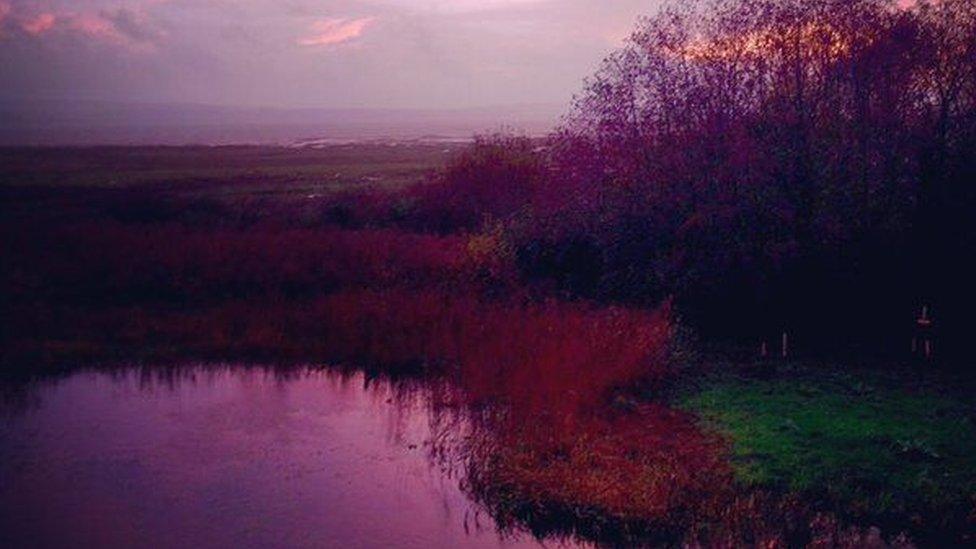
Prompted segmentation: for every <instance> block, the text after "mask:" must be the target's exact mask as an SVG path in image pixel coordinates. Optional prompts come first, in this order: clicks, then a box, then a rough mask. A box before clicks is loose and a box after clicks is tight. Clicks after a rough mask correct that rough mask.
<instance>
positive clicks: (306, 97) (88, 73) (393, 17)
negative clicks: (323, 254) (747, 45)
mask: <svg viewBox="0 0 976 549" xmlns="http://www.w3.org/2000/svg"><path fill="white" fill-rule="evenodd" d="M657 5H658V2H657V1H656V0H640V1H639V0H0V81H2V82H3V86H2V89H0V99H7V100H19V99H24V98H31V99H43V100H55V101H60V100H63V99H81V100H108V101H127V102H191V103H206V104H216V105H243V106H276V107H341V108H347V107H367V108H376V107H388V108H465V107H480V106H493V105H505V104H515V103H519V104H525V103H551V104H565V103H566V102H568V101H569V99H570V97H571V96H572V94H573V93H574V92H576V91H578V90H579V88H580V84H581V80H582V78H583V77H585V76H586V75H588V74H589V73H590V72H592V71H593V70H594V69H595V68H596V65H597V63H598V62H599V60H600V59H601V58H602V57H603V56H604V55H606V54H607V53H608V52H609V51H611V50H612V49H613V48H615V47H617V46H619V45H620V43H621V41H622V39H623V38H624V37H625V36H626V35H627V34H628V31H629V29H630V28H631V26H632V25H633V23H634V20H635V18H636V17H637V16H638V15H639V14H642V13H650V12H652V11H654V10H655V8H656V6H657Z"/></svg>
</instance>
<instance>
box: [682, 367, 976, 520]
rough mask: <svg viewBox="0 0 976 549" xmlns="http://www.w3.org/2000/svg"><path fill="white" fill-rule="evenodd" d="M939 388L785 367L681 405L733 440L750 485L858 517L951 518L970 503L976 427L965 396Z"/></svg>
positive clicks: (695, 395)
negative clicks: (767, 376) (795, 495)
mask: <svg viewBox="0 0 976 549" xmlns="http://www.w3.org/2000/svg"><path fill="white" fill-rule="evenodd" d="M944 393H945V391H938V390H936V389H934V388H932V386H927V387H911V386H909V385H907V384H905V383H904V382H895V381H893V379H892V378H891V377H884V376H878V375H875V374H846V373H841V372H838V371H826V372H825V371H819V370H814V369H811V368H801V367H791V368H782V369H781V370H780V371H779V372H778V374H777V375H776V376H774V377H773V378H771V379H749V378H742V377H736V376H731V375H725V376H715V377H712V378H708V379H706V380H705V381H704V382H703V383H702V384H701V385H700V386H699V389H698V390H696V391H689V392H687V393H686V394H685V395H684V396H683V397H681V399H680V405H681V407H683V408H685V409H687V410H690V411H692V412H695V413H697V414H698V415H699V417H700V418H701V420H702V422H703V423H704V424H705V425H706V426H707V427H708V428H711V429H715V430H717V431H719V432H721V433H723V434H724V435H726V436H727V437H728V438H729V440H730V442H731V444H732V452H733V463H734V467H735V471H736V473H737V476H738V478H739V479H740V480H741V481H742V482H744V483H746V484H749V485H756V486H763V487H771V488H777V489H784V490H789V491H793V492H799V493H801V494H803V495H804V496H806V497H809V498H815V499H814V501H818V502H821V503H824V504H826V505H828V506H830V507H833V508H834V509H836V510H839V511H843V512H846V513H853V514H856V515H874V516H881V515H888V516H894V515H901V514H908V513H910V514H911V515H916V514H918V511H919V510H920V509H924V510H925V511H923V513H925V514H929V513H931V516H933V517H936V516H941V517H943V518H947V515H957V516H958V513H967V512H968V511H969V509H970V508H971V507H972V497H973V495H974V494H976V428H974V425H973V416H972V409H971V406H969V405H968V403H967V402H966V401H965V399H963V398H961V397H958V396H949V395H947V394H944ZM909 518H911V517H910V516H909Z"/></svg>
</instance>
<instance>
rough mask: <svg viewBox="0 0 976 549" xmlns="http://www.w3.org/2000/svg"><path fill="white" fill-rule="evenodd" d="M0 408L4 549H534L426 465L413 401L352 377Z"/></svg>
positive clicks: (135, 382)
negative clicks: (503, 531) (501, 527)
mask: <svg viewBox="0 0 976 549" xmlns="http://www.w3.org/2000/svg"><path fill="white" fill-rule="evenodd" d="M4 400H5V402H4V404H3V407H2V411H0V547H92V546H99V547H150V546H151V547H538V546H540V545H541V544H540V542H538V541H536V540H534V539H533V538H531V537H530V536H527V535H519V534H515V535H514V537H513V535H511V534H506V535H502V534H500V533H499V532H498V530H497V528H496V526H495V524H494V522H493V521H492V520H491V518H490V517H488V516H486V515H485V514H484V513H483V512H479V510H478V508H477V507H476V506H475V505H474V504H473V503H472V502H471V501H469V500H468V499H467V498H466V497H465V495H464V494H463V493H462V492H461V490H460V489H459V481H458V479H457V478H455V477H454V476H453V475H450V474H448V473H446V472H445V468H444V467H443V466H442V465H439V464H438V463H437V461H436V460H433V459H431V458H430V454H431V452H430V446H429V444H428V443H429V441H430V440H431V437H432V434H433V431H432V429H433V427H432V422H431V419H432V418H431V413H430V412H429V411H428V407H427V406H425V405H424V399H423V398H422V397H420V396H418V395H416V394H414V393H412V392H410V391H403V390H402V388H400V387H395V386H394V385H392V384H391V383H389V382H382V381H369V380H367V378H365V377H364V376H363V375H362V374H348V373H347V374H339V373H336V372H333V371H329V370H311V369H310V370H305V371H300V372H297V373H295V372H293V373H290V374H288V375H283V374H281V373H275V372H272V371H269V370H262V369H255V368H233V367H221V368H213V367H208V368H192V369H186V370H179V371H176V372H173V371H170V372H169V373H168V374H165V375H164V374H162V373H160V372H153V371H149V372H148V373H147V371H145V370H134V369H133V370H122V371H117V372H112V373H96V372H85V373H78V374H75V375H72V376H70V377H68V378H65V379H61V380H59V381H56V382H45V383H41V384H39V385H37V386H34V387H32V388H31V389H30V391H29V392H28V393H27V394H20V395H19V396H18V398H16V399H11V398H10V397H9V396H8V397H6V398H5V399H4ZM547 545H549V546H553V545H559V546H561V544H556V543H548V544H547Z"/></svg>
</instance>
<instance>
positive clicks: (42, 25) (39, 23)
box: [20, 13, 58, 36]
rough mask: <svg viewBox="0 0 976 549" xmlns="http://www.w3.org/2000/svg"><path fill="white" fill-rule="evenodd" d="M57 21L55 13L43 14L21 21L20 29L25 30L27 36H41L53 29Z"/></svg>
mask: <svg viewBox="0 0 976 549" xmlns="http://www.w3.org/2000/svg"><path fill="white" fill-rule="evenodd" d="M57 20H58V18H57V17H55V15H54V14H53V13H42V14H39V15H36V16H34V17H31V18H29V19H25V20H23V21H21V22H20V28H22V29H24V32H26V33H27V34H31V35H34V36H40V35H42V34H44V33H45V32H47V31H49V30H51V29H53V28H54V24H55V23H57Z"/></svg>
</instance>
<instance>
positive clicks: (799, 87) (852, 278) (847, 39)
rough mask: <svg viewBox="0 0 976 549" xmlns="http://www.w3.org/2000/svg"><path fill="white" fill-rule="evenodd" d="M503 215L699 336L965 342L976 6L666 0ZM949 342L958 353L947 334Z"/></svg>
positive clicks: (557, 253) (609, 66) (618, 291)
mask: <svg viewBox="0 0 976 549" xmlns="http://www.w3.org/2000/svg"><path fill="white" fill-rule="evenodd" d="M550 152H551V158H550V159H551V161H552V162H551V164H552V165H551V172H550V173H549V174H548V177H547V181H546V182H545V184H544V185H543V188H542V189H537V191H536V193H535V195H534V197H535V208H533V212H532V214H531V215H530V216H526V217H523V218H521V220H520V221H519V222H518V223H515V224H514V225H513V230H512V231H511V232H512V235H513V237H514V239H515V240H516V242H517V249H518V254H519V259H520V262H521V265H522V266H523V268H524V269H525V271H526V272H527V273H529V274H532V275H535V276H537V277H543V278H551V279H555V280H557V281H558V282H559V283H560V284H561V285H562V287H563V288H564V289H566V290H568V291H571V292H573V293H577V294H583V295H587V296H591V297H600V298H615V299H627V300H647V301H653V300H657V299H660V298H661V297H663V296H665V295H675V297H676V298H677V300H678V304H679V306H680V310H681V311H682V312H683V314H684V315H685V317H686V319H688V320H690V321H692V322H694V323H695V324H697V325H698V326H699V327H700V328H701V329H702V330H703V331H705V332H706V333H710V334H714V335H721V336H734V337H741V338H744V339H748V340H755V339H758V338H759V337H762V336H763V335H764V334H765V333H772V332H778V331H780V330H784V329H785V330H789V331H790V332H792V333H794V334H795V340H796V341H797V342H798V343H799V344H800V345H801V346H806V347H809V348H817V349H827V348H830V347H835V348H850V346H851V345H855V344H856V345H865V346H871V347H874V348H876V349H892V350H898V351H902V350H904V349H907V346H908V339H907V332H908V331H909V330H910V329H911V326H912V321H913V319H914V316H913V315H914V313H915V312H916V311H917V309H918V308H919V307H921V306H922V305H929V306H930V307H932V309H933V310H934V312H935V314H936V319H937V321H938V322H939V324H940V325H941V329H942V334H943V335H944V337H943V340H942V341H943V342H945V344H947V345H951V344H952V343H953V342H960V343H961V342H964V340H965V338H964V337H960V336H964V335H965V331H966V329H968V326H969V321H968V318H969V313H970V311H971V310H972V307H973V305H974V303H973V298H972V295H973V292H972V290H971V282H970V280H971V279H972V277H973V274H974V273H976V270H974V268H973V266H972V265H971V263H972V259H973V258H974V257H976V256H974V252H976V216H974V215H973V214H974V213H976V209H974V207H976V191H974V183H976V178H974V176H976V2H974V1H973V0H944V1H941V2H920V3H918V4H914V5H912V6H911V7H908V8H906V7H904V6H899V5H896V4H895V3H893V2H891V1H887V0H714V1H697V2H695V1H693V2H687V1H684V2H675V3H672V4H671V5H670V6H668V7H666V8H665V9H663V10H662V11H661V12H660V13H659V14H658V15H656V16H653V17H650V18H646V19H643V20H642V21H640V23H639V24H638V26H637V29H636V31H635V32H634V33H633V35H632V36H631V37H630V39H629V40H628V42H627V43H626V46H625V47H624V48H623V49H621V50H620V51H617V52H616V53H614V54H612V55H611V56H610V57H608V58H607V59H606V60H605V61H604V63H603V65H602V67H601V68H600V70H599V71H598V72H597V73H596V74H595V75H594V76H593V77H592V78H591V79H590V80H589V81H588V82H587V83H586V86H585V89H584V91H583V93H582V94H581V95H580V96H579V97H578V98H577V99H576V101H575V104H574V107H573V109H572V112H571V114H570V115H569V116H568V117H567V119H566V120H565V123H564V124H563V126H562V128H561V129H560V130H559V131H558V132H557V133H556V135H555V136H554V137H553V139H552V143H551V149H550ZM956 350H959V349H958V348H957V349H956Z"/></svg>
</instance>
